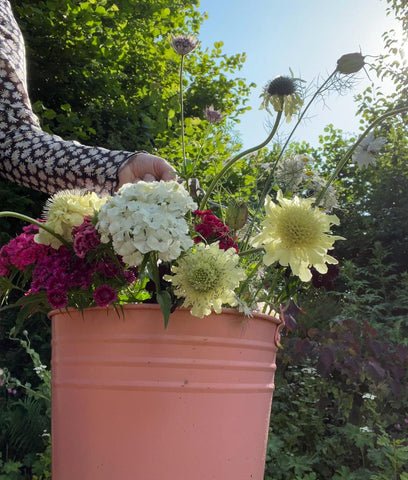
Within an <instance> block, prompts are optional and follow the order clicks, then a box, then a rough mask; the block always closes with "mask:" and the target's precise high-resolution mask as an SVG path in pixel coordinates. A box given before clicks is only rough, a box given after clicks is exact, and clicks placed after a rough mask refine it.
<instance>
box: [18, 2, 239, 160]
mask: <svg viewBox="0 0 408 480" xmlns="http://www.w3.org/2000/svg"><path fill="white" fill-rule="evenodd" d="M15 3H16V7H15V10H16V13H17V14H18V16H19V20H20V24H21V26H22V29H23V32H24V36H25V38H26V42H27V45H28V71H29V83H30V96H31V99H32V100H33V102H34V105H35V108H36V111H37V113H38V114H39V115H40V116H41V117H42V120H43V124H44V126H45V128H47V129H49V130H51V131H53V132H54V133H57V134H60V135H62V136H63V137H72V138H75V139H80V140H84V141H86V142H88V143H91V144H98V145H102V146H106V147H108V148H122V149H127V150H131V151H132V150H134V149H141V148H145V149H149V150H151V149H152V148H154V147H156V146H157V145H156V138H157V136H158V135H159V134H160V135H161V136H162V138H164V139H166V140H167V141H168V140H169V139H171V138H172V137H174V135H178V131H177V128H176V127H175V125H177V124H178V122H174V121H172V122H171V121H169V120H171V118H172V117H173V116H174V114H178V112H179V103H178V90H179V86H178V74H179V57H178V56H177V54H176V53H175V52H174V51H173V49H172V48H171V46H170V44H169V38H170V37H171V36H172V35H175V34H180V33H184V34H185V33H195V34H197V33H198V31H199V27H200V25H201V23H202V21H203V17H202V16H201V15H200V14H199V12H198V11H197V8H196V7H197V5H198V1H197V0H188V1H185V0H183V1H181V0H173V1H171V2H168V1H164V0H152V1H149V2H145V1H141V0H122V1H112V0H91V1H81V2H78V1H74V0H49V1H47V2H45V1H34V2H30V3H27V2H24V1H16V2H15ZM221 46H222V44H221V43H219V44H215V45H214V48H213V49H211V50H210V49H206V50H205V51H201V50H197V51H196V52H195V54H194V55H190V56H189V57H188V58H187V59H186V70H187V71H188V72H190V82H189V83H190V84H191V85H192V86H191V87H190V88H189V90H188V91H187V92H186V112H187V114H193V115H194V116H198V117H203V110H204V107H205V106H207V105H210V104H214V105H216V107H217V108H221V109H222V110H223V111H225V112H226V113H229V114H231V115H232V112H235V113H234V115H235V116H236V115H237V113H239V111H240V110H239V108H238V107H239V106H241V105H242V104H243V103H244V102H245V99H246V97H247V94H248V91H249V87H248V86H247V85H246V83H245V82H244V81H243V80H242V79H240V78H232V75H231V74H233V73H235V72H236V71H237V70H239V68H240V67H241V65H242V62H243V61H244V58H245V56H244V55H243V54H237V55H233V56H229V57H228V56H226V55H224V54H223V53H222V51H221ZM161 143H162V144H163V141H162V142H161Z"/></svg>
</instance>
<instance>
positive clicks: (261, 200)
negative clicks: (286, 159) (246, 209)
mask: <svg viewBox="0 0 408 480" xmlns="http://www.w3.org/2000/svg"><path fill="white" fill-rule="evenodd" d="M336 73H337V69H336V70H334V71H333V72H332V73H331V74H330V75H329V76H328V77H327V78H326V80H325V81H324V82H323V83H322V84H321V85H320V87H319V88H318V89H317V90H316V92H315V93H314V94H313V96H312V98H311V99H310V100H309V102H308V103H307V105H306V106H305V108H304V109H303V110H302V113H301V114H300V116H299V118H298V121H297V122H296V124H295V126H294V127H293V128H292V131H291V132H290V134H289V136H288V138H287V139H286V142H285V143H284V145H283V147H282V148H281V149H280V152H279V155H278V157H277V158H276V160H275V162H274V163H273V165H272V167H271V171H270V173H269V175H268V177H267V179H266V182H265V186H264V188H263V191H262V194H261V196H260V197H259V202H258V205H257V206H256V208H255V213H254V217H256V216H257V214H258V213H259V210H260V209H261V208H262V205H263V204H264V201H265V198H266V196H267V195H268V193H269V191H270V188H271V186H272V185H273V184H272V177H273V175H274V173H275V168H276V165H277V164H278V162H279V160H280V159H281V158H282V156H283V153H284V152H285V150H286V147H287V146H288V145H289V142H290V139H291V138H292V136H293V134H294V133H295V131H296V129H297V128H298V126H299V125H300V122H301V121H302V120H303V118H304V116H305V114H306V112H307V111H308V110H309V108H310V106H311V105H312V103H313V102H314V101H315V100H316V98H317V97H318V96H319V95H320V94H321V93H322V91H323V90H324V89H325V88H326V87H327V85H328V84H329V83H330V81H331V80H332V79H333V77H334V76H335V75H336ZM252 227H253V224H251V225H250V226H249V228H248V232H247V234H246V236H245V242H244V244H245V245H247V244H248V241H249V237H250V236H251V233H252Z"/></svg>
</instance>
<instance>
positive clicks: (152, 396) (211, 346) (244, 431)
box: [50, 305, 282, 480]
mask: <svg viewBox="0 0 408 480" xmlns="http://www.w3.org/2000/svg"><path fill="white" fill-rule="evenodd" d="M50 317H51V319H52V335H53V340H52V470H53V480H73V479H75V480H119V479H120V480H161V479H166V480H173V479H174V480H176V479H177V480H184V479H185V480H210V479H215V480H248V479H254V480H262V479H263V475H264V461H265V452H266V441H267V433H268V425H269V416H270V408H271V402H272V393H273V389H274V383H273V380H274V374H275V369H276V365H275V357H276V351H277V344H278V342H279V331H280V329H281V327H282V324H281V323H280V321H279V320H277V319H276V318H272V317H269V316H266V315H258V314H256V315H254V317H253V318H245V317H244V316H243V315H242V314H239V313H237V312H236V311H234V310H225V311H223V313H222V314H220V315H215V314H214V315H212V316H210V317H206V318H204V319H198V318H195V317H193V316H191V315H190V313H189V312H188V311H187V310H184V309H180V310H177V311H176V312H175V313H174V314H172V315H171V317H170V322H169V325H168V328H167V329H164V326H163V317H162V314H161V311H160V309H159V308H158V307H157V306H156V305H127V306H125V307H124V314H123V315H118V314H117V313H116V312H115V311H114V310H113V309H111V308H109V309H104V308H90V309H86V310H85V311H84V312H83V313H81V312H78V311H76V310H69V311H53V312H51V313H50Z"/></svg>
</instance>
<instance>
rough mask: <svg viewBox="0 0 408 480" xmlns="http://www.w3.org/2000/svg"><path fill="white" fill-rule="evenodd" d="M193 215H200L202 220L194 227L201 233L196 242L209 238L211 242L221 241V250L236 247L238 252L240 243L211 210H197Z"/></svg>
mask: <svg viewBox="0 0 408 480" xmlns="http://www.w3.org/2000/svg"><path fill="white" fill-rule="evenodd" d="M193 215H195V216H196V217H199V219H200V221H201V223H198V224H196V226H195V227H194V229H195V231H196V232H197V233H199V234H200V236H197V237H195V238H194V242H195V243H199V242H202V241H203V239H205V240H208V241H209V243H212V242H219V248H220V249H221V250H228V249H229V248H234V249H235V251H236V252H237V253H238V245H237V243H236V242H235V240H234V239H233V238H232V237H231V235H230V234H229V233H228V232H229V228H228V227H227V225H225V223H224V222H222V221H221V220H220V219H219V218H218V217H216V216H215V215H214V214H213V213H212V211H211V210H195V211H194V212H193Z"/></svg>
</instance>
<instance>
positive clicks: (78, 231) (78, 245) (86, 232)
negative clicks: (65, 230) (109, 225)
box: [72, 216, 101, 258]
mask: <svg viewBox="0 0 408 480" xmlns="http://www.w3.org/2000/svg"><path fill="white" fill-rule="evenodd" d="M72 236H73V238H74V243H73V245H74V251H75V253H76V255H77V256H78V257H79V258H85V257H86V254H87V253H88V252H90V251H94V250H96V249H97V247H98V245H100V243H101V241H100V238H99V235H98V232H97V230H96V229H95V227H94V225H93V223H92V221H91V220H90V218H89V216H86V217H85V219H84V221H83V223H82V224H81V225H79V227H74V228H73V229H72Z"/></svg>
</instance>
